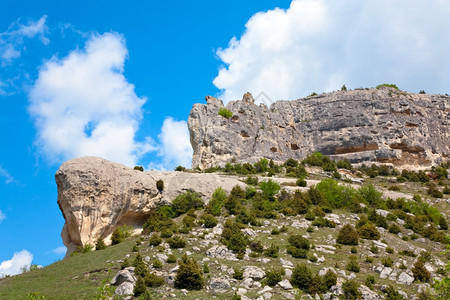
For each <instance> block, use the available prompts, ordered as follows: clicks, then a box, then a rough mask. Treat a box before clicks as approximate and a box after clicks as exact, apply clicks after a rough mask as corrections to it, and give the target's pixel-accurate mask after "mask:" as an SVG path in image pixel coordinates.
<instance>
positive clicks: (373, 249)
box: [369, 243, 379, 254]
mask: <svg viewBox="0 0 450 300" xmlns="http://www.w3.org/2000/svg"><path fill="white" fill-rule="evenodd" d="M369 250H370V252H372V253H373V254H377V253H378V250H379V249H378V247H377V246H376V245H375V244H374V243H372V245H371V246H370V248H369Z"/></svg>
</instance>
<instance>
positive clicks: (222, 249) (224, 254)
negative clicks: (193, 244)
mask: <svg viewBox="0 0 450 300" xmlns="http://www.w3.org/2000/svg"><path fill="white" fill-rule="evenodd" d="M206 255H208V256H209V257H213V258H221V259H228V260H234V261H237V260H238V259H237V258H236V254H234V253H233V252H232V251H231V250H228V248H227V247H226V246H224V245H215V246H213V247H212V248H210V249H208V250H207V251H206Z"/></svg>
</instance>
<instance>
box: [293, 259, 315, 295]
mask: <svg viewBox="0 0 450 300" xmlns="http://www.w3.org/2000/svg"><path fill="white" fill-rule="evenodd" d="M311 279H312V272H311V269H310V268H309V267H308V266H307V265H305V264H298V265H296V266H295V268H294V269H293V270H292V276H291V284H292V285H293V286H294V287H296V288H299V289H301V290H304V291H306V290H307V289H308V287H309V283H310V281H311Z"/></svg>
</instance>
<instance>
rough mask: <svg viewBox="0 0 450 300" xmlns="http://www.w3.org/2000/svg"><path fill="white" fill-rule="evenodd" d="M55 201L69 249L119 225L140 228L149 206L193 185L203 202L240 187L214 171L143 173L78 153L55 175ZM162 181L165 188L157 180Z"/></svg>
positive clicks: (106, 234) (168, 200)
mask: <svg viewBox="0 0 450 300" xmlns="http://www.w3.org/2000/svg"><path fill="white" fill-rule="evenodd" d="M55 179H56V183H57V186H58V205H59V207H60V209H61V211H62V213H63V216H64V219H65V221H66V223H65V224H64V227H63V230H62V233H61V237H62V239H63V242H64V245H66V247H67V254H66V255H69V254H70V253H72V252H73V251H74V250H75V249H76V247H77V246H84V245H86V244H91V245H95V243H96V241H97V239H99V238H102V239H104V240H105V242H106V243H108V241H109V238H110V235H111V234H112V232H113V231H114V229H115V228H116V227H117V226H120V225H123V224H127V225H132V226H134V227H136V228H139V227H142V225H143V224H144V222H145V220H146V219H147V217H148V215H149V213H150V210H151V209H152V208H154V207H155V206H156V205H157V204H159V203H171V202H172V200H173V199H174V198H175V197H176V196H177V195H179V194H181V193H184V192H186V191H187V190H194V191H196V192H198V193H200V194H201V196H202V198H203V199H204V201H205V202H206V201H207V199H209V198H210V197H211V195H212V193H213V192H214V190H215V189H216V188H217V187H219V186H221V187H222V188H224V189H225V190H226V191H230V190H231V189H232V188H233V187H234V186H235V185H241V186H244V184H243V183H242V182H240V181H239V180H238V178H235V177H231V176H225V175H218V174H196V173H186V172H163V171H149V172H141V171H138V170H134V169H132V168H129V167H126V166H124V165H121V164H118V163H114V162H110V161H108V160H105V159H102V158H99V157H80V158H75V159H72V160H69V161H67V162H65V163H64V164H62V165H61V167H60V168H59V170H58V171H57V172H56V175H55ZM158 180H163V181H164V191H163V192H162V193H161V192H159V191H158V189H157V188H156V181H158Z"/></svg>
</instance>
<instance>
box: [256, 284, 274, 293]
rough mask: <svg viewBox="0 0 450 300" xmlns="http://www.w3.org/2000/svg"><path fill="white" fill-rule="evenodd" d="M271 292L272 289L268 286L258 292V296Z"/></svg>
mask: <svg viewBox="0 0 450 300" xmlns="http://www.w3.org/2000/svg"><path fill="white" fill-rule="evenodd" d="M271 290H273V288H271V287H270V286H268V285H266V286H265V287H264V288H263V289H262V290H260V291H259V292H258V294H260V295H261V294H264V293H266V292H270V291H271Z"/></svg>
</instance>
